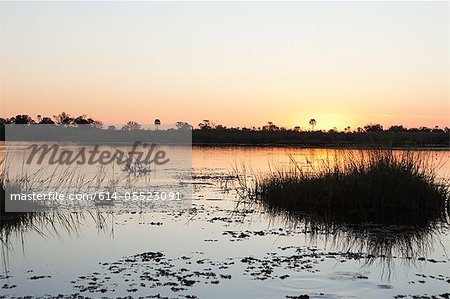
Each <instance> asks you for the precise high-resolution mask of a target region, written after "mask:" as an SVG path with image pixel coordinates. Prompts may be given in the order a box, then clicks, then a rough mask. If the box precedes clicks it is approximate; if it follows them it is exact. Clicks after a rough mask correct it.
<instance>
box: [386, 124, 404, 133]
mask: <svg viewBox="0 0 450 299" xmlns="http://www.w3.org/2000/svg"><path fill="white" fill-rule="evenodd" d="M388 131H389V132H404V131H407V129H406V128H405V127H403V126H402V125H394V126H390V127H389V129H388Z"/></svg>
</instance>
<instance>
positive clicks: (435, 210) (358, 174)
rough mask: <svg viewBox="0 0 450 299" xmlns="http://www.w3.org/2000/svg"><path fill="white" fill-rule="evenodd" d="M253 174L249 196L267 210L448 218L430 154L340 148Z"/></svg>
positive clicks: (333, 216) (341, 217)
mask: <svg viewBox="0 0 450 299" xmlns="http://www.w3.org/2000/svg"><path fill="white" fill-rule="evenodd" d="M291 162H292V163H291V164H290V166H289V167H288V168H284V169H276V170H274V171H272V172H271V173H269V174H268V175H265V176H263V177H258V178H256V181H255V183H254V184H253V186H252V187H250V189H251V190H250V191H249V192H248V194H251V198H252V199H253V200H254V201H256V202H258V203H262V204H263V205H264V206H265V207H266V208H268V209H269V210H271V211H274V212H276V211H287V212H291V213H307V214H313V215H317V216H320V217H321V218H322V219H325V220H327V219H329V220H330V221H340V222H345V223H387V224H411V225H415V224H418V225H420V224H422V223H423V224H426V223H428V222H429V221H434V220H436V221H442V220H445V221H448V214H447V213H448V208H449V200H448V198H449V187H448V185H447V184H445V183H444V182H443V181H440V180H439V179H438V178H437V176H436V172H437V168H438V167H439V166H440V164H441V163H439V161H436V157H435V156H434V155H433V154H430V153H429V152H412V151H401V152H394V151H391V150H370V151H356V152H355V151H348V152H345V153H342V152H339V153H338V154H337V153H336V154H335V155H334V156H331V157H329V158H328V159H325V160H324V161H321V162H320V163H312V162H309V161H307V162H306V164H300V163H299V162H298V161H296V160H295V159H294V158H292V157H291Z"/></svg>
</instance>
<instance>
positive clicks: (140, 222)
mask: <svg viewBox="0 0 450 299" xmlns="http://www.w3.org/2000/svg"><path fill="white" fill-rule="evenodd" d="M334 154H335V152H334V151H327V150H322V149H294V148H276V147H274V148H254V147H194V150H193V160H192V164H193V171H192V177H193V179H192V181H190V182H191V183H193V184H192V201H191V202H190V206H189V208H188V209H185V210H183V211H180V210H177V209H165V210H164V209H163V210H157V211H154V210H152V209H151V208H146V209H141V210H137V211H136V210H132V211H131V212H130V211H128V210H126V209H123V207H119V206H112V207H108V209H110V210H112V212H111V213H103V214H102V217H103V218H102V220H99V219H98V218H95V216H96V215H95V214H93V215H87V214H84V217H83V218H82V219H78V220H76V221H71V222H70V223H71V225H70V226H69V227H64V226H63V225H59V224H56V226H55V227H52V226H51V225H49V224H48V223H47V224H46V223H45V221H44V222H36V223H35V226H36V227H35V228H33V227H27V228H25V229H23V230H21V233H19V234H15V233H13V234H12V235H10V238H9V240H8V243H7V244H3V247H2V252H3V255H4V261H3V268H2V272H1V276H0V285H1V286H2V288H0V294H1V295H4V296H8V297H13V296H26V295H32V296H37V297H39V296H45V295H50V296H56V295H58V294H65V295H70V294H80V295H84V296H90V297H101V296H107V297H118V296H128V295H129V296H133V297H139V296H144V297H145V296H151V295H154V296H156V295H158V294H160V295H161V296H166V297H169V298H184V297H185V296H197V297H199V298H289V297H286V296H293V297H295V296H300V295H303V294H307V295H309V296H311V297H313V298H314V297H317V298H349V297H351V298H386V297H393V296H396V295H428V296H431V295H440V294H444V293H448V290H449V286H450V284H449V283H450V271H449V267H448V263H449V257H448V252H447V251H448V248H450V236H449V230H448V229H443V230H441V231H439V232H436V233H431V232H430V235H429V236H426V238H425V239H424V240H420V242H414V241H412V244H413V245H414V246H413V247H414V250H415V251H414V253H415V254H413V256H410V257H409V258H408V257H405V256H402V248H401V246H400V248H396V247H393V248H392V255H393V257H391V258H383V257H380V256H377V257H374V258H372V259H367V255H368V254H370V252H369V249H368V248H367V246H364V244H360V243H358V242H355V243H353V244H352V243H351V242H352V241H354V240H352V239H351V238H350V237H349V236H348V235H345V234H339V235H330V234H312V233H310V232H307V231H305V230H304V227H303V226H302V224H301V223H297V224H295V225H294V224H292V223H291V222H287V221H286V219H284V218H283V217H281V216H280V217H274V216H273V215H268V214H267V213H265V211H264V210H262V209H259V208H257V207H254V206H250V207H247V206H242V207H240V208H239V209H237V210H236V203H237V202H238V200H239V197H238V195H237V193H236V191H235V189H234V188H235V187H236V182H235V180H234V170H235V169H242V167H243V165H245V166H246V168H247V169H248V170H250V169H251V171H252V173H264V172H267V171H270V169H273V167H275V166H276V167H284V166H288V165H289V161H290V158H289V155H292V156H293V157H294V158H295V159H296V160H297V161H298V162H299V163H302V165H304V167H309V166H310V165H315V164H317V163H320V161H323V160H326V159H329V158H330V157H333V155H334ZM434 154H435V158H434V159H435V161H436V163H439V162H442V163H441V164H443V165H442V166H441V167H440V168H439V169H438V176H439V177H440V178H441V179H448V178H449V177H450V176H449V174H450V163H449V162H450V151H437V152H434ZM308 165H309V166H308ZM176 183H178V182H175V181H174V186H175V185H176ZM62 223H63V224H64V223H67V222H64V221H62ZM416 243H417V244H416ZM416 245H417V246H416ZM420 246H421V247H420ZM149 252H150V253H149ZM143 253H147V254H144V255H142V254H143ZM162 269H163V270H164V271H162ZM187 298H195V297H187Z"/></svg>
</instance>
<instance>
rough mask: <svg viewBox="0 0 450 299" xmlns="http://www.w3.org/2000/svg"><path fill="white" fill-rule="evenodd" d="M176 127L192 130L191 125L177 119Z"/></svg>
mask: <svg viewBox="0 0 450 299" xmlns="http://www.w3.org/2000/svg"><path fill="white" fill-rule="evenodd" d="M176 127H177V129H178V130H192V125H190V124H188V123H187V122H184V121H178V122H177V123H176Z"/></svg>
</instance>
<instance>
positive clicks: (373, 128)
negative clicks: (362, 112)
mask: <svg viewBox="0 0 450 299" xmlns="http://www.w3.org/2000/svg"><path fill="white" fill-rule="evenodd" d="M364 130H366V132H383V126H382V125H380V124H375V125H374V124H368V125H365V126H364Z"/></svg>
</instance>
